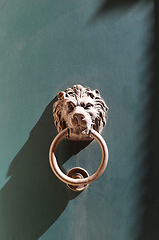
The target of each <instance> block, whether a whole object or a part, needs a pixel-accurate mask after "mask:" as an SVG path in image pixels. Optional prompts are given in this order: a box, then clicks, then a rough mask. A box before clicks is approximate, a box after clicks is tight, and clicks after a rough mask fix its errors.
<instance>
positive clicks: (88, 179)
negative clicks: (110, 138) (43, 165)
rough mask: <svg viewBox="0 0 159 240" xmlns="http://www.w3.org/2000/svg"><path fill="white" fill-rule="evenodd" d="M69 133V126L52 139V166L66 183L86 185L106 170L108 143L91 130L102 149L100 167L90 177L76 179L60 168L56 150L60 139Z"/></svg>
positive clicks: (50, 153)
mask: <svg viewBox="0 0 159 240" xmlns="http://www.w3.org/2000/svg"><path fill="white" fill-rule="evenodd" d="M67 134H68V128H66V129H64V130H62V131H61V132H60V133H59V134H58V135H57V136H56V137H55V138H54V140H53V141H52V143H51V146H50V151H49V161H50V166H51V168H52V170H53V172H54V173H55V175H56V176H57V177H58V178H59V179H60V180H61V181H63V182H64V183H66V184H69V185H73V186H77V185H85V184H89V183H91V182H94V181H95V180H96V179H97V178H99V177H100V176H101V175H102V173H103V172H104V170H105V168H106V166H107V163H108V148H107V145H106V143H105V141H104V139H103V137H102V136H101V135H100V134H99V133H98V132H97V131H95V130H93V129H92V130H91V132H90V135H91V137H93V138H94V139H95V140H96V141H97V142H98V144H99V146H100V148H101V151H102V157H101V162H100V165H99V167H98V169H97V170H96V171H95V172H94V173H93V174H92V175H91V176H89V177H86V178H83V179H74V178H71V177H68V176H67V175H65V174H64V173H63V172H62V171H61V170H60V168H59V166H58V164H57V160H56V156H55V154H56V150H57V147H58V144H59V143H60V141H61V140H62V139H63V138H64V137H66V136H67Z"/></svg>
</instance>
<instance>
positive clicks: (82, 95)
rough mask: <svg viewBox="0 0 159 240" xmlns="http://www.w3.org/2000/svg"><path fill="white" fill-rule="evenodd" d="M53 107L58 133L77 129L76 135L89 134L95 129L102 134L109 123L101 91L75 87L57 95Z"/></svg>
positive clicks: (79, 86)
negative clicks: (66, 129) (107, 122)
mask: <svg viewBox="0 0 159 240" xmlns="http://www.w3.org/2000/svg"><path fill="white" fill-rule="evenodd" d="M57 97H58V100H57V101H56V102H55V103H54V105H53V116H54V123H55V125H56V127H57V130H58V132H60V131H62V130H63V129H65V128H69V129H75V132H74V133H75V134H79V133H80V132H83V133H85V134H88V133H89V131H90V130H91V129H92V128H93V129H94V130H96V131H97V132H101V131H102V129H103V127H104V126H105V125H106V121H107V111H108V107H107V105H106V103H105V101H104V100H103V98H101V96H100V93H99V91H98V90H97V89H96V90H93V91H92V90H90V88H88V87H87V88H85V87H83V86H81V85H79V84H78V85H74V86H73V87H72V88H68V89H67V90H66V91H65V92H64V91H61V92H59V93H58V95H57Z"/></svg>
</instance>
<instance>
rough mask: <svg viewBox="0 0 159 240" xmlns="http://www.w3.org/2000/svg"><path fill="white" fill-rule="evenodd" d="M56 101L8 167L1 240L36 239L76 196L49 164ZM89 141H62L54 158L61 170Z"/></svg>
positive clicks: (2, 194) (2, 193)
mask: <svg viewBox="0 0 159 240" xmlns="http://www.w3.org/2000/svg"><path fill="white" fill-rule="evenodd" d="M55 101H56V98H55V99H54V100H53V101H51V102H50V103H49V105H48V106H47V107H46V109H45V111H44V113H43V114H42V116H41V118H40V119H39V121H38V122H37V124H36V125H35V127H34V128H33V129H32V131H31V133H30V136H29V138H28V140H27V142H26V143H25V145H24V146H23V147H22V149H21V150H20V151H19V152H18V154H17V155H16V156H15V158H14V159H13V161H12V163H11V165H10V167H9V170H8V173H7V176H11V178H10V179H9V181H8V182H7V183H6V184H5V186H4V187H3V188H2V190H1V192H0V199H1V203H2V209H1V216H2V217H1V229H2V230H1V233H0V238H1V239H17V240H18V239H24V240H25V239H26V240H28V239H30V240H35V239H38V238H39V237H40V236H41V235H42V234H43V233H44V232H45V231H46V230H47V229H48V228H49V227H50V226H51V225H52V224H53V223H54V222H55V221H56V220H57V219H58V217H59V216H60V215H61V213H62V212H63V211H64V209H65V208H66V206H67V204H68V202H69V200H71V199H73V198H75V197H76V196H77V195H78V193H76V192H73V191H71V190H70V189H68V187H67V186H66V184H64V183H62V182H61V181H60V180H59V179H58V178H57V177H56V176H55V175H54V173H53V172H52V170H51V168H50V165H49V159H48V153H49V147H50V144H51V142H52V140H53V139H54V137H55V136H56V134H57V130H56V128H55V126H54V124H53V117H52V105H53V103H54V102H55ZM89 142H90V141H89ZM89 142H88V141H85V142H80V144H79V142H78V143H77V142H72V141H70V140H64V141H62V142H61V146H60V149H61V151H64V154H59V156H57V159H58V158H59V161H58V162H59V165H60V167H61V168H62V169H63V167H62V164H63V163H64V162H66V161H67V160H68V159H69V158H70V157H71V156H72V155H75V154H76V153H78V152H79V151H80V150H82V149H83V148H84V147H86V146H87V145H88V144H89ZM66 149H67V151H65V150H66ZM57 154H58V153H57ZM61 156H62V157H61ZM63 171H64V169H63Z"/></svg>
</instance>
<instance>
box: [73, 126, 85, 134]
mask: <svg viewBox="0 0 159 240" xmlns="http://www.w3.org/2000/svg"><path fill="white" fill-rule="evenodd" d="M86 130H87V128H86V127H83V126H81V125H77V126H76V127H74V128H73V133H74V134H81V133H86V132H87V131H86Z"/></svg>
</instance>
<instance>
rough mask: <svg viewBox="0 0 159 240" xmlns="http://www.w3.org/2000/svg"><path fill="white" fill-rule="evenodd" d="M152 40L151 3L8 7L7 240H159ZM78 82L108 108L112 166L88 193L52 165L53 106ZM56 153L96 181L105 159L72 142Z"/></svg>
mask: <svg viewBox="0 0 159 240" xmlns="http://www.w3.org/2000/svg"><path fill="white" fill-rule="evenodd" d="M153 43H154V4H153V1H152V0H149V1H148V0H147V1H146V0H138V1H137V0H134V1H133V0H131V1H126V0H125V1H120V0H118V1H117V0H116V1H115V0H114V1H113V0H108V1H106V0H105V1H96V0H88V1H86V0H85V1H84V0H82V1H77V0H70V1H66V0H61V1H59V0H52V1H51V0H45V1H44V0H37V1H33V0H27V1H23V0H15V1H6V0H3V1H1V3H0V111H1V112H0V114H1V115H0V188H1V191H0V240H13V239H15V240H36V239H40V240H52V239H56V240H141V239H143V240H158V239H159V237H158V235H159V233H158V230H157V227H156V226H157V223H159V218H158V217H157V216H158V215H157V210H158V207H157V206H158V205H157V196H156V195H155V194H153V193H155V190H154V192H153V193H152V191H151V185H150V184H151V181H149V180H151V179H152V178H153V177H152V176H153V175H151V174H150V175H151V176H150V175H149V174H148V173H149V170H150V172H152V173H153V171H154V168H155V164H154V165H153V166H151V169H150V162H153V161H154V155H153V154H152V153H151V151H152V144H151V142H152V141H151V137H152V135H151V133H152V126H150V125H153V120H152V111H151V104H152V101H153V94H154V88H155V85H153V86H152V84H151V83H152V80H153V78H154V75H153V71H154V69H153V67H152V63H153V57H154V49H153ZM74 84H81V85H83V86H86V87H87V86H88V87H90V88H91V89H92V90H93V89H98V90H99V91H100V93H101V96H102V97H103V98H104V99H105V101H106V103H107V105H108V107H109V111H108V122H107V126H106V128H105V129H104V130H103V132H102V136H103V137H104V139H105V140H106V142H107V144H108V149H109V163H108V166H107V168H106V171H105V172H104V173H103V175H102V176H101V177H100V178H99V179H98V180H96V181H95V182H94V183H91V184H90V185H89V186H88V188H86V189H85V190H84V191H83V192H80V193H76V192H73V191H71V190H70V189H68V187H67V186H66V184H64V183H62V182H61V181H60V180H59V179H58V178H57V177H56V176H55V175H54V173H53V172H52V170H51V168H50V165H49V158H48V154H49V148H50V144H51V142H52V140H53V139H54V137H55V136H56V135H57V130H56V128H55V126H54V123H53V117H52V105H53V102H54V101H55V100H56V95H57V93H58V92H59V91H61V90H66V89H67V88H68V87H72V86H73V85H74ZM57 156H58V157H57V158H58V161H59V164H60V166H61V168H62V170H63V171H64V172H67V171H68V170H69V169H70V168H72V167H75V166H80V167H83V168H85V169H86V170H87V171H88V172H89V174H92V173H93V172H94V171H95V170H96V169H97V167H98V165H99V162H100V158H101V152H100V148H99V146H98V144H97V143H96V142H95V141H93V142H92V143H90V144H88V145H87V146H86V144H83V143H80V144H77V143H73V142H70V141H69V140H64V141H62V142H61V144H60V146H59V148H58V153H57ZM155 170H157V169H155ZM156 176H157V175H156ZM157 234H158V235H157ZM151 236H152V237H151Z"/></svg>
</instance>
